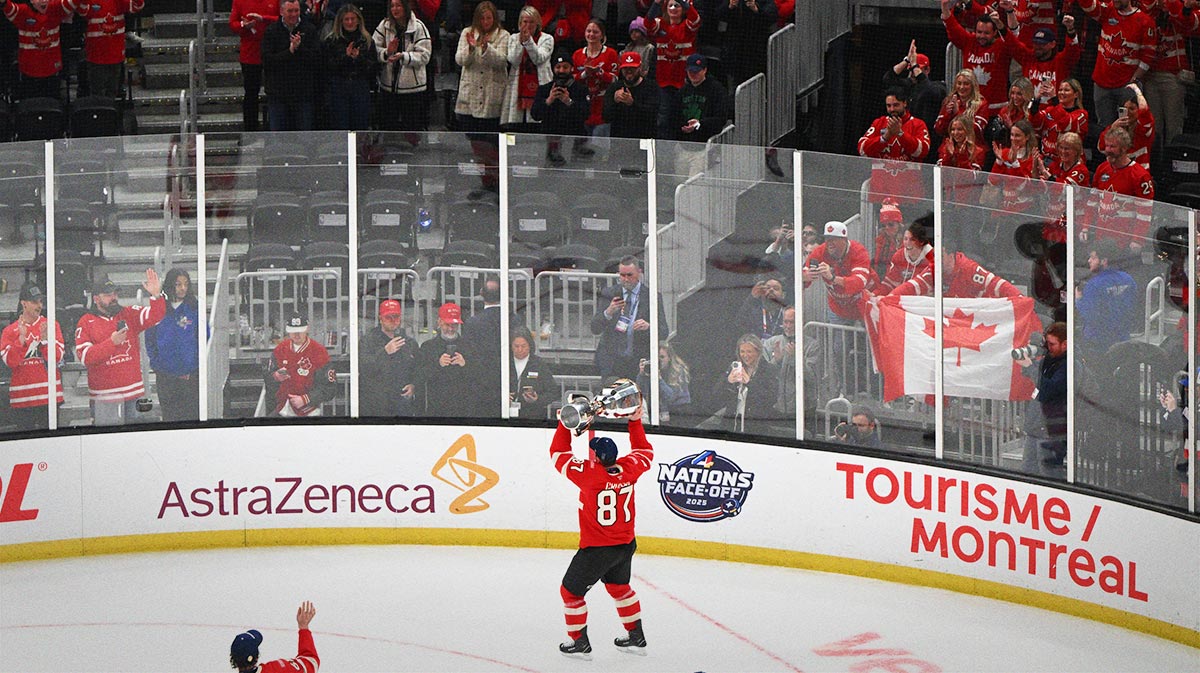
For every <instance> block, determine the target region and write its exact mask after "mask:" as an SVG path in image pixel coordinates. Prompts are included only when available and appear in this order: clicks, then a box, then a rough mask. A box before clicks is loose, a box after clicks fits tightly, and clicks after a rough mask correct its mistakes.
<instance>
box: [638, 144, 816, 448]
mask: <svg viewBox="0 0 1200 673" xmlns="http://www.w3.org/2000/svg"><path fill="white" fill-rule="evenodd" d="M656 147H657V156H656V162H657V170H658V180H659V184H660V186H661V185H663V184H665V185H666V186H667V189H669V191H667V190H666V189H662V188H660V189H659V190H658V191H659V194H660V195H663V196H664V197H666V198H669V199H670V201H669V204H670V205H672V206H673V211H668V215H671V214H673V217H672V218H671V219H669V220H664V221H660V222H659V232H660V233H659V247H658V260H659V279H660V284H661V286H662V288H663V296H664V304H665V305H666V307H667V319H668V322H669V323H670V324H671V326H672V328H673V330H674V332H673V333H672V334H671V338H670V340H669V341H668V342H667V343H668V345H669V347H670V348H669V350H667V352H666V353H665V355H666V357H664V353H663V351H662V350H660V353H659V364H660V368H661V369H662V370H663V371H660V378H661V382H660V385H659V389H660V394H662V395H663V397H664V398H667V400H666V404H665V408H666V409H667V410H668V411H669V413H670V417H669V421H668V423H669V424H670V425H678V426H683V427H698V428H701V429H706V430H727V431H733V432H740V433H750V434H758V435H771V436H777V437H795V436H796V418H795V352H796V350H797V348H798V346H799V342H798V340H797V327H796V325H797V323H796V321H795V310H794V308H790V307H792V306H793V304H794V301H793V299H792V297H793V295H794V291H793V285H794V283H793V278H794V268H795V253H794V251H793V245H794V244H795V236H794V233H793V232H794V231H795V229H794V227H793V222H792V219H793V218H792V214H793V202H794V198H793V186H792V183H791V182H790V181H789V182H782V181H779V182H776V181H760V180H758V179H755V176H760V177H761V175H762V174H763V173H765V164H764V161H765V160H764V155H763V150H762V148H759V147H744V146H735V145H725V144H714V145H711V146H706V145H705V144H703V143H687V142H663V141H660V142H658V143H657V145H656ZM660 198H661V197H660ZM663 205H664V204H662V203H659V211H660V213H661V212H663ZM676 359H678V363H676V362H675V360H676ZM685 372H686V374H687V375H688V377H689V378H690V381H688V382H687V384H688V387H689V388H690V389H686V390H685V389H684V386H683V385H681V381H680V379H681V377H682V375H683V374H684V373H685ZM682 394H687V396H688V397H687V401H686V402H683V401H678V400H677V401H672V400H671V399H670V398H671V397H672V396H674V397H678V396H680V395H682Z"/></svg>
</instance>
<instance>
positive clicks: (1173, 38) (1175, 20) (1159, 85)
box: [1137, 0, 1200, 163]
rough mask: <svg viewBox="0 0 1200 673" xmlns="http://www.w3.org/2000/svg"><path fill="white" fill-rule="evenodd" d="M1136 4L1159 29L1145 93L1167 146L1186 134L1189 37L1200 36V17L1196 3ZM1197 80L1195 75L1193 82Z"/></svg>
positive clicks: (1144, 0)
mask: <svg viewBox="0 0 1200 673" xmlns="http://www.w3.org/2000/svg"><path fill="white" fill-rule="evenodd" d="M1137 5H1138V7H1139V8H1140V9H1141V10H1142V11H1143V12H1146V13H1147V14H1149V15H1150V18H1151V19H1154V22H1155V24H1156V25H1157V26H1158V50H1157V52H1156V53H1155V56H1154V61H1153V62H1151V64H1150V72H1148V73H1146V76H1145V77H1144V78H1142V90H1143V91H1145V92H1146V100H1147V101H1149V103H1150V109H1151V110H1153V111H1154V120H1155V126H1154V131H1155V133H1156V134H1157V136H1158V137H1159V138H1160V139H1161V140H1162V142H1164V143H1167V142H1170V141H1171V140H1172V139H1173V138H1174V137H1175V136H1177V135H1179V134H1180V133H1182V132H1183V119H1184V117H1185V113H1184V97H1185V96H1184V93H1185V89H1186V88H1187V86H1186V84H1185V81H1184V77H1187V76H1186V75H1183V74H1182V73H1183V72H1184V71H1188V72H1191V71H1192V70H1193V68H1192V65H1191V63H1190V62H1189V61H1188V52H1187V49H1188V39H1187V37H1188V35H1191V36H1196V35H1200V23H1198V20H1200V15H1197V14H1196V12H1195V11H1194V9H1195V3H1194V2H1193V3H1192V6H1191V7H1185V5H1184V3H1182V2H1180V1H1179V0H1138V1H1137ZM1185 11H1186V12H1187V13H1186V14H1185V13H1184V12H1185ZM1194 78H1195V74H1194V73H1193V74H1192V76H1191V78H1190V79H1192V80H1193V81H1194ZM1143 163H1144V162H1143Z"/></svg>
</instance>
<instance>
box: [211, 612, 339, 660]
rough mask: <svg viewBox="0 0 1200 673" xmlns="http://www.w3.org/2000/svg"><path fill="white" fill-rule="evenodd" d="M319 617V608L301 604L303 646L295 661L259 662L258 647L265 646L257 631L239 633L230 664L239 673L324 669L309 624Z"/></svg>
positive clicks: (299, 621) (298, 620) (298, 622)
mask: <svg viewBox="0 0 1200 673" xmlns="http://www.w3.org/2000/svg"><path fill="white" fill-rule="evenodd" d="M316 614H317V609H316V608H314V607H313V604H312V603H311V602H309V601H304V602H303V603H301V604H300V608H299V609H297V610H296V626H298V627H299V628H300V645H299V646H298V647H297V648H296V649H297V652H296V658H295V659H276V660H275V661H268V662H267V663H265V664H260V663H258V646H259V645H261V644H262V641H263V637H262V634H261V633H259V632H258V631H255V630H254V629H250V630H249V631H246V632H245V633H239V634H238V636H237V638H234V639H233V644H232V645H230V646H229V665H230V667H231V668H236V669H237V670H238V671H239V673H317V669H318V668H320V666H321V658H320V657H318V656H317V646H316V645H314V644H313V637H312V631H309V630H308V625H309V623H310V622H312V618H313V616H314V615H316Z"/></svg>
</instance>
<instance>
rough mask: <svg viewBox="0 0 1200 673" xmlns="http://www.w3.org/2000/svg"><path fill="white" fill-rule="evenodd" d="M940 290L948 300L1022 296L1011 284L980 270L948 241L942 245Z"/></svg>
mask: <svg viewBox="0 0 1200 673" xmlns="http://www.w3.org/2000/svg"><path fill="white" fill-rule="evenodd" d="M942 290H943V296H945V297H948V298H973V297H995V298H1007V297H1020V296H1021V291H1020V290H1018V289H1017V288H1016V287H1015V286H1014V285H1013V284H1012V283H1010V282H1008V281H1007V280H1004V279H1003V278H1001V277H1000V276H997V275H996V274H994V273H992V272H991V271H988V270H987V269H985V268H983V265H982V264H980V263H979V262H976V261H975V260H973V259H971V258H970V257H967V256H966V255H965V254H963V253H961V252H959V251H958V250H957V249H955V247H954V246H952V245H951V244H950V243H948V242H947V243H944V244H943V245H942Z"/></svg>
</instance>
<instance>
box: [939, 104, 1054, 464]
mask: <svg viewBox="0 0 1200 673" xmlns="http://www.w3.org/2000/svg"><path fill="white" fill-rule="evenodd" d="M1012 134H1013V138H1014V141H1013V144H1014V145H1016V143H1017V141H1016V138H1020V137H1022V136H1021V134H1020V133H1019V131H1018V129H1017V128H1014V130H1013V131H1012ZM1034 143H1036V140H1032V139H1031V140H1030V141H1029V145H1028V146H1029V147H1030V148H1032V147H1033V146H1034ZM1021 146H1025V145H1021ZM1014 151H1015V152H1016V154H1014ZM1041 168H1042V164H1041V159H1040V158H1038V157H1037V156H1036V155H1035V153H1034V152H1028V153H1022V152H1021V150H1020V148H1019V147H1018V148H1017V149H1016V150H1014V149H1013V148H1012V147H1009V148H1002V152H1001V156H1000V158H998V159H997V160H996V161H995V163H994V165H993V167H992V169H991V170H990V171H986V172H985V171H982V170H980V171H971V170H965V169H954V168H944V169H943V172H942V186H943V194H944V195H945V200H944V202H943V207H942V251H941V254H940V255H939V259H940V260H941V263H942V292H943V296H944V299H943V321H942V366H943V370H942V371H943V385H944V392H945V397H944V398H943V400H944V405H945V406H944V408H943V422H944V428H945V433H944V438H943V441H944V443H943V451H944V454H943V455H944V457H945V458H947V459H950V460H960V461H964V462H969V463H977V464H983V465H989V466H992V467H1003V468H1007V469H1013V470H1020V469H1032V468H1029V467H1028V466H1027V463H1028V462H1030V461H1029V460H1027V458H1028V459H1032V456H1033V454H1034V453H1035V452H1036V448H1037V446H1038V445H1039V444H1044V443H1046V442H1048V441H1051V440H1053V441H1060V440H1061V436H1062V433H1061V431H1059V430H1058V429H1057V424H1059V423H1061V422H1062V420H1061V418H1060V419H1058V420H1057V421H1054V423H1055V425H1054V426H1053V427H1051V428H1050V430H1047V429H1046V428H1047V422H1045V419H1044V418H1043V416H1042V415H1041V414H1040V413H1038V412H1039V411H1040V410H1041V409H1043V408H1047V409H1048V407H1047V406H1046V404H1045V403H1046V402H1047V398H1046V397H1045V396H1039V400H1040V402H1041V403H1042V404H1041V405H1040V406H1039V404H1035V403H1032V402H1031V400H1032V399H1033V396H1034V391H1035V389H1036V387H1037V385H1038V381H1037V363H1038V362H1041V359H1040V356H1041V355H1042V353H1041V352H1040V351H1036V347H1037V346H1038V345H1040V344H1041V343H1042V341H1041V335H1042V333H1043V327H1044V326H1049V325H1050V324H1051V323H1053V322H1054V321H1055V320H1062V319H1063V316H1064V315H1065V313H1064V311H1065V309H1064V308H1063V302H1064V300H1065V292H1066V287H1065V282H1066V263H1065V245H1064V241H1065V237H1064V233H1063V219H1062V216H1063V212H1064V210H1063V209H1064V203H1063V190H1062V187H1061V185H1060V184H1059V183H1055V182H1052V181H1044V180H1041V179H1036V178H1031V177H1029V176H1030V175H1032V174H1033V173H1035V172H1036V173H1037V174H1039V175H1040V174H1041ZM1056 313H1057V315H1056ZM1031 343H1033V344H1034V346H1035V350H1034V352H1026V351H1023V350H1021V351H1018V350H1016V349H1025V348H1027V347H1029V345H1030V344H1031ZM1027 355H1030V356H1032V357H1031V358H1027V357H1026V356H1027ZM1026 364H1027V365H1028V366H1023V365H1026ZM1061 397H1062V396H1060V398H1059V399H1061ZM1047 432H1051V433H1052V434H1051V435H1049V436H1047V434H1046V433H1047Z"/></svg>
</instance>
